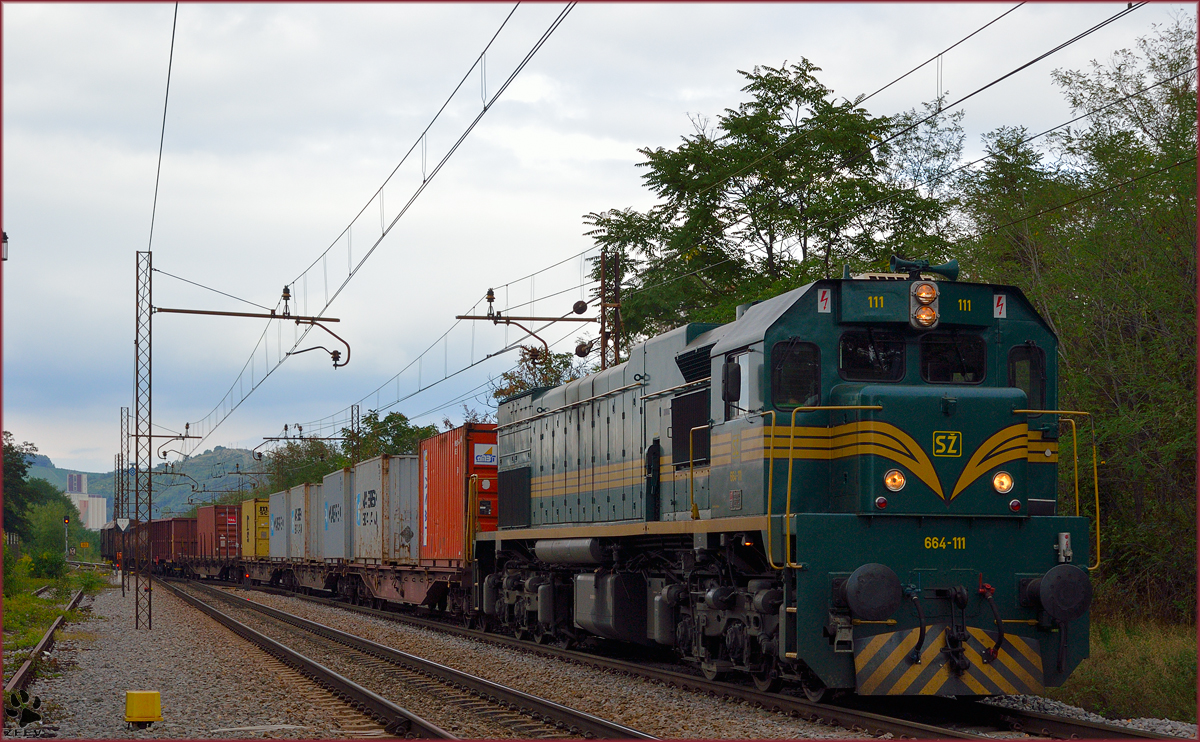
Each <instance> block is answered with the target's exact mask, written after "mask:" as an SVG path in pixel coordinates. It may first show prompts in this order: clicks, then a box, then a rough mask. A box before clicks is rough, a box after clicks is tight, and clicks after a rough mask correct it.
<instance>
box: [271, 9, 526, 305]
mask: <svg viewBox="0 0 1200 742" xmlns="http://www.w3.org/2000/svg"><path fill="white" fill-rule="evenodd" d="M520 5H521V3H519V2H518V3H517V4H516V5H513V7H512V10H510V11H508V15H506V16H505V17H504V21H503V22H501V23H500V27H499V28H497V29H496V33H494V34H492V38H491V39H490V40H488V43H487V45H486V46H484V47H483V51H482V52H480V53H479V56H478V57H476V58H475V61H474V62H473V63H472V64H471V67H470V68H469V69H468V70H467V71H466V74H464V75H463V76H462V79H461V80H459V81H458V85H455V86H454V90H453V91H451V92H450V95H448V96H446V100H445V101H444V102H443V103H442V106H441V108H439V109H438V110H437V113H435V114H434V115H433V118H432V119H430V120H429V124H428V125H426V126H425V128H424V129H423V130H422V131H421V134H420V136H418V137H417V138H416V140H415V141H413V143H412V146H410V147H409V148H408V151H407V152H405V153H404V156H403V157H401V158H400V162H398V163H396V167H394V168H392V172H390V173H388V176H387V177H386V178H384V179H383V185H380V186H379V188H377V189H376V190H375V192H374V193H372V194H371V197H370V198H368V199H367V202H366V203H365V204H363V207H362V208H361V209H359V211H358V213H357V214H355V215H354V218H353V219H351V220H350V222H349V223H348V224H347V225H346V228H345V229H343V230H342V231H341V232H339V233H338V236H337V238H336V239H334V241H333V242H331V243H330V245H329V247H327V248H325V250H324V251H322V252H321V254H320V255H318V256H317V258H316V260H314V261H313V262H312V263H311V264H310V265H309V266H308V267H307V268H305V269H304V270H302V271H300V275H299V276H296V278H295V279H293V280H292V283H293V284H294V283H296V281H299V280H300V279H301V278H302V277H303V276H304V274H305V273H307V272H308V271H310V270H312V269H313V268H314V267H316V265H317V263H319V262H321V259H322V258H324V257H325V256H326V255H328V254H329V251H330V250H332V249H333V248H334V246H335V245H337V243H338V242H339V241H341V239H342V237H343V236H345V234H346V233H347V232H348V231H350V227H352V226H353V225H354V222H356V221H357V220H358V218H359V217H360V216H362V215H363V213H365V212H366V210H367V207H369V206H370V205H371V202H373V201H374V200H375V199H376V197H378V196H379V194H380V192H382V191H383V189H384V186H386V185H387V184H388V181H390V180H391V179H392V177H393V176H395V175H396V173H397V172H398V171H399V170H400V168H401V166H403V165H404V163H405V162H406V161H407V160H408V158H409V155H411V154H412V153H413V152H414V151H416V149H417V147H418V146H419V145H420V144H421V142H422V141H424V140H425V137H426V136H428V134H429V130H430V129H431V128H433V125H434V124H435V123H437V120H438V118H439V117H440V116H441V115H442V113H443V112H444V111H445V110H446V106H448V105H450V101H451V100H453V99H454V96H455V95H457V94H458V91H459V90H460V89H461V88H462V86H463V83H465V82H466V81H467V79H468V78H469V77H470V76H471V73H472V72H474V71H475V68H476V67H478V66H479V64H480V61H481V60H482V59H483V58H484V56H485V55H486V54H487V52H488V49H490V48H491V47H492V44H493V43H495V41H496V38H497V37H499V36H500V32H501V31H503V30H504V27H505V26H506V25H508V21H509V19H510V18H512V16H513V13H516V12H517V8H518V7H520ZM493 102H494V101H493ZM484 108H485V109H486V108H487V105H486V104H485V106H484Z"/></svg>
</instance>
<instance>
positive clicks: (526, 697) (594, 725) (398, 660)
mask: <svg viewBox="0 0 1200 742" xmlns="http://www.w3.org/2000/svg"><path fill="white" fill-rule="evenodd" d="M195 587H197V588H199V589H201V590H203V591H205V592H207V593H209V594H212V595H214V596H215V597H218V598H220V599H222V600H225V601H227V602H229V603H232V604H234V605H236V606H238V607H240V608H245V609H247V610H252V611H257V612H259V613H262V614H264V615H267V616H270V617H271V618H274V619H275V620H277V621H282V622H283V623H287V624H290V625H292V626H295V627H298V628H300V629H303V630H304V631H308V632H311V633H313V634H316V635H317V636H321V637H324V638H326V639H329V640H331V641H333V642H336V643H338V644H343V645H345V646H348V647H350V648H352V649H355V650H357V651H359V652H362V653H364V654H368V655H371V656H373V657H378V658H380V659H382V660H385V661H387V662H390V663H393V664H396V665H401V666H404V667H408V668H410V669H413V670H416V671H418V672H420V673H423V674H426V675H430V676H432V677H435V678H437V679H438V680H440V681H442V682H445V683H449V684H451V685H456V686H459V687H462V688H465V689H467V690H469V691H471V692H473V693H475V694H477V695H480V696H482V697H484V698H489V699H496V700H498V701H499V702H500V703H503V704H506V705H510V706H513V707H516V708H519V709H522V710H524V711H526V712H527V713H529V714H531V715H533V716H538V717H542V718H544V719H552V720H554V721H558V722H562V723H563V724H565V725H567V726H568V727H569V728H571V730H572V731H573V732H576V733H578V734H581V735H586V736H591V737H597V738H600V739H658V738H657V737H654V736H651V735H649V734H646V733H645V732H639V731H638V730H636V729H633V728H631V727H627V726H624V725H621V724H617V723H614V722H611V721H608V720H606V719H601V718H600V717H598V716H593V715H591V714H588V713H585V712H583V711H579V710H577V709H573V708H570V707H567V706H563V705H562V704H559V703H555V702H554V701H549V700H546V699H544V698H538V697H537V696H532V695H530V694H528V693H524V692H522V691H519V690H516V689H515V688H509V687H507V686H503V685H500V684H498V683H493V682H492V681H490V680H484V679H483V678H480V677H477V676H475V675H470V674H468V673H465V672H462V671H460V670H455V669H454V668H452V667H447V666H446V665H442V664H440V663H437V662H433V661H431V660H427V659H424V658H422V657H417V656H415V655H412V654H409V653H407V652H401V651H400V650H398V649H392V648H391V647H387V646H384V645H382V644H378V643H376V642H373V641H370V640H368V639H363V638H362V637H359V636H355V635H353V634H348V633H346V632H344V631H339V630H337V629H334V628H332V627H329V626H326V625H324V624H320V623H317V622H315V621H309V620H308V619H305V618H301V617H300V616H297V615H295V614H292V613H287V612H286V611H281V610H277V609H275V608H271V607H270V606H265V605H262V604H261V603H255V602H254V601H252V600H246V599H245V598H241V597H238V596H236V595H231V594H230V593H228V592H225V591H222V590H218V589H216V588H213V587H209V586H207V585H195Z"/></svg>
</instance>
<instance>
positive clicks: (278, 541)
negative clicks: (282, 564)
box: [268, 490, 292, 559]
mask: <svg viewBox="0 0 1200 742" xmlns="http://www.w3.org/2000/svg"><path fill="white" fill-rule="evenodd" d="M270 500H271V502H270V503H269V505H270V515H271V537H270V543H269V545H268V546H269V550H268V553H269V554H270V556H271V558H272V559H287V557H288V534H289V533H290V532H291V524H292V520H291V514H290V513H289V512H288V493H287V490H284V491H283V492H276V493H275V494H273V495H271V497H270Z"/></svg>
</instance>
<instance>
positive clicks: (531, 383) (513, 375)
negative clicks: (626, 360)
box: [492, 345, 584, 400]
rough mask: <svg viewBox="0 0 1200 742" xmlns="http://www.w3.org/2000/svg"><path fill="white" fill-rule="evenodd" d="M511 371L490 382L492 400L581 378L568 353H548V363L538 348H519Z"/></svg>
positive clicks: (578, 369) (579, 371) (580, 368)
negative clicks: (518, 355)
mask: <svg viewBox="0 0 1200 742" xmlns="http://www.w3.org/2000/svg"><path fill="white" fill-rule="evenodd" d="M520 354H521V355H520V358H519V359H518V361H517V365H516V367H515V368H513V369H511V370H509V371H505V372H504V373H502V374H500V378H499V380H497V381H494V382H492V397H493V398H494V399H497V400H503V399H507V398H508V397H511V396H513V395H516V394H520V393H521V392H527V391H529V390H530V389H538V388H543V387H555V386H558V385H560V384H565V383H567V382H568V381H573V380H575V379H579V378H582V377H583V375H584V369H583V367H582V366H580V365H577V364H576V363H575V362H574V356H572V355H571V354H570V353H553V352H552V353H551V354H550V357H549V359H547V357H546V351H545V350H544V349H542V348H536V347H532V346H527V345H522V346H521V348H520Z"/></svg>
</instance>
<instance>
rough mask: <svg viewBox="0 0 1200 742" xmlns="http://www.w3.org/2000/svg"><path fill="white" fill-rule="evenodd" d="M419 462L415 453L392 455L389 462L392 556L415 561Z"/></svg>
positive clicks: (418, 548) (418, 552) (417, 555)
mask: <svg viewBox="0 0 1200 742" xmlns="http://www.w3.org/2000/svg"><path fill="white" fill-rule="evenodd" d="M420 472H421V466H420V460H419V459H418V458H417V457H416V456H403V457H396V459H394V460H393V462H392V480H393V482H394V483H395V484H394V488H393V490H392V491H393V495H392V517H391V518H390V519H389V525H390V533H391V538H392V549H391V553H392V557H391V558H392V559H394V560H396V561H398V562H400V563H402V564H416V563H417V562H418V560H419V559H420V557H421V539H420V530H421V529H420V527H419V526H420V523H421V475H420Z"/></svg>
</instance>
